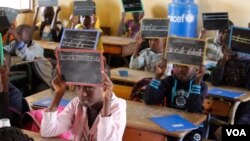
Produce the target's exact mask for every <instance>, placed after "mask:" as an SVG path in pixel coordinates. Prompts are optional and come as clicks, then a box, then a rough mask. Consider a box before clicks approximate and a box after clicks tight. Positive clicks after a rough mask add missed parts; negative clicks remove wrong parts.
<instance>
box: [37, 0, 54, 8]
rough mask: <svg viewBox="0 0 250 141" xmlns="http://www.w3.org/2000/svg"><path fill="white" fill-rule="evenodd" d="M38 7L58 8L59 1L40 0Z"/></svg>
mask: <svg viewBox="0 0 250 141" xmlns="http://www.w3.org/2000/svg"><path fill="white" fill-rule="evenodd" d="M38 6H40V7H42V6H44V7H53V6H58V0H38Z"/></svg>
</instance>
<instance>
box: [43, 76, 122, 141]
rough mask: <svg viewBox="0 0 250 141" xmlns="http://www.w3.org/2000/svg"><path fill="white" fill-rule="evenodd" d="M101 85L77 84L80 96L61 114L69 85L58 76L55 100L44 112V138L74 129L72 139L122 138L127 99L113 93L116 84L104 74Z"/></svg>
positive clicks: (116, 140)
mask: <svg viewBox="0 0 250 141" xmlns="http://www.w3.org/2000/svg"><path fill="white" fill-rule="evenodd" d="M102 79H103V81H102V86H77V94H78V96H77V97H76V98H74V99H73V100H72V101H71V102H70V103H69V104H68V105H67V106H66V107H65V109H64V110H63V111H62V112H60V113H59V114H58V115H57V113H56V108H57V106H58V104H59V102H60V100H61V98H62V97H63V95H64V93H65V89H66V84H65V82H64V81H62V79H61V78H60V77H59V76H57V77H56V78H55V79H54V80H53V81H52V84H53V86H54V88H55V96H54V99H53V101H52V103H51V105H50V106H49V108H47V109H46V110H45V111H44V113H43V119H42V123H41V130H40V132H41V136H42V137H55V136H58V135H59V134H61V133H64V132H65V131H69V130H70V131H72V136H71V137H72V138H71V139H72V140H73V139H74V140H76V141H80V140H89V141H122V136H123V133H124V129H125V125H126V102H125V100H122V99H120V98H117V97H116V96H115V94H114V93H113V92H112V87H113V84H112V82H111V80H110V79H109V77H108V76H107V75H106V74H105V73H103V78H102Z"/></svg>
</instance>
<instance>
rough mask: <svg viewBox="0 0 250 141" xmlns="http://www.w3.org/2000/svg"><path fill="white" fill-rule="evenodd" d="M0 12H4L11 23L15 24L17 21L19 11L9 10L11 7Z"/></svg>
mask: <svg viewBox="0 0 250 141" xmlns="http://www.w3.org/2000/svg"><path fill="white" fill-rule="evenodd" d="M0 11H4V12H5V14H6V16H7V18H8V20H9V23H13V22H14V21H15V20H16V17H17V15H18V13H19V11H18V10H17V9H13V8H9V7H0Z"/></svg>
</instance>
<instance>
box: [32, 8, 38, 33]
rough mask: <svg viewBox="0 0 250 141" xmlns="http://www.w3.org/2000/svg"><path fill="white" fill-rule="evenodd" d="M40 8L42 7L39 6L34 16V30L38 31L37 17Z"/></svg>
mask: <svg viewBox="0 0 250 141" xmlns="http://www.w3.org/2000/svg"><path fill="white" fill-rule="evenodd" d="M39 9H40V7H39V6H38V7H37V8H36V13H35V18H34V21H33V30H34V31H36V30H37V29H38V27H37V26H36V22H37V17H38V13H39Z"/></svg>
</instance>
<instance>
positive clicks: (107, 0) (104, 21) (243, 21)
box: [17, 0, 250, 35]
mask: <svg viewBox="0 0 250 141" xmlns="http://www.w3.org/2000/svg"><path fill="white" fill-rule="evenodd" d="M34 1H35V5H36V3H37V1H38V0H34ZM94 1H95V2H96V6H97V15H98V16H99V18H100V21H101V22H100V23H101V26H108V27H111V31H112V34H113V35H115V34H116V32H117V28H118V25H119V23H120V20H121V12H122V11H123V8H122V4H121V0H94ZM142 1H143V4H144V11H145V17H146V18H152V17H156V18H164V17H166V15H167V12H166V11H167V5H168V4H169V3H170V2H172V0H142ZM195 2H196V3H197V4H198V6H199V27H198V28H199V29H200V28H201V27H202V21H201V13H202V12H225V11H228V12H229V17H230V19H231V20H232V21H233V22H234V24H235V25H238V26H243V27H247V25H248V23H249V22H250V8H249V5H250V0H195ZM59 4H60V5H61V7H62V9H63V10H62V11H61V12H60V14H59V19H60V20H61V21H62V22H63V24H64V26H69V21H68V18H69V16H70V14H71V13H72V7H73V0H59ZM41 18H42V17H41V16H40V20H41ZM127 18H131V15H128V16H127ZM32 20H33V13H24V14H19V16H18V19H17V24H20V23H26V24H32Z"/></svg>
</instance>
